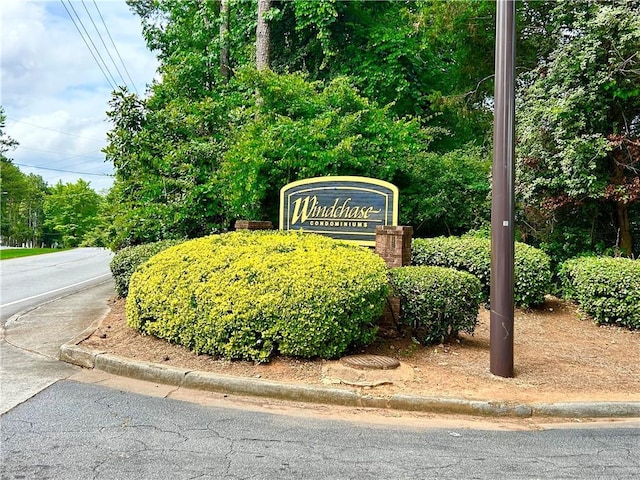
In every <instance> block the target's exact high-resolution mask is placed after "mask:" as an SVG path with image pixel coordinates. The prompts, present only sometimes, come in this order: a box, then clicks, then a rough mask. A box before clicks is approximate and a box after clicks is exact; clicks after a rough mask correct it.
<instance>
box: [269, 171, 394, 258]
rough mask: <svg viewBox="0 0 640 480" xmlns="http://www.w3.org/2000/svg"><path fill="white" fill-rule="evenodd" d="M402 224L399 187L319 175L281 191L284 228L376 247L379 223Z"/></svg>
mask: <svg viewBox="0 0 640 480" xmlns="http://www.w3.org/2000/svg"><path fill="white" fill-rule="evenodd" d="M397 224H398V188H397V187H396V186H395V185H392V184H391V183H389V182H384V181H382V180H376V179H373V178H366V177H318V178H309V179H306V180H299V181H297V182H293V183H289V184H288V185H285V186H284V187H282V189H281V190H280V230H303V231H305V232H309V233H319V234H322V235H327V236H330V237H332V238H335V239H339V240H347V241H350V242H355V243H358V244H359V245H366V246H375V240H376V227H377V226H378V225H392V226H395V225H397Z"/></svg>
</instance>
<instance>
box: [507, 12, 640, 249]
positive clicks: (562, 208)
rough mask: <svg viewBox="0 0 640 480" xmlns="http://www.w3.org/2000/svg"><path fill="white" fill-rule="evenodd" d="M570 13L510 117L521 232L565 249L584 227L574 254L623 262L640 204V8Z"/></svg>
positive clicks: (630, 246) (631, 240) (630, 244)
mask: <svg viewBox="0 0 640 480" xmlns="http://www.w3.org/2000/svg"><path fill="white" fill-rule="evenodd" d="M561 7H564V6H563V5H560V6H559V7H558V8H559V9H560V8H561ZM560 13H566V10H565V11H560ZM572 13H573V16H572V18H571V20H572V22H571V23H569V24H567V25H565V26H564V27H563V28H562V30H561V34H560V36H559V37H558V39H559V43H558V44H557V45H556V47H555V49H554V50H553V51H552V53H551V54H550V55H549V57H548V59H547V60H543V61H541V62H540V64H539V65H538V67H537V68H536V69H535V70H534V71H533V72H532V73H531V74H530V75H529V77H528V78H527V79H526V80H527V81H526V83H525V85H527V87H526V88H525V89H524V90H523V91H522V97H521V98H522V101H521V103H520V105H519V107H518V109H517V110H518V112H519V119H518V120H519V121H518V125H519V127H518V144H519V155H518V175H517V178H518V186H517V192H518V194H519V198H520V200H521V201H522V203H523V206H524V209H525V214H526V218H525V219H526V221H527V223H526V224H527V225H529V227H531V228H528V229H525V230H526V231H527V232H528V233H529V234H531V235H533V236H534V237H537V240H538V241H541V242H547V243H548V242H550V241H554V240H552V239H553V237H554V235H555V236H556V238H557V235H558V234H560V235H563V234H564V235H565V238H564V242H566V241H568V238H567V237H566V235H567V234H569V232H573V233H572V234H573V235H575V234H576V232H575V228H576V226H579V225H584V226H583V227H581V228H582V232H583V233H582V234H581V235H583V237H586V238H584V240H583V241H582V242H581V243H582V247H583V248H585V249H591V248H593V247H594V245H595V243H597V242H598V241H603V242H605V245H606V246H617V247H619V248H620V250H621V251H622V252H624V253H625V254H627V255H631V254H632V253H633V239H632V230H631V225H632V222H633V219H631V218H630V217H629V213H630V207H632V206H633V205H634V204H636V203H637V202H638V200H639V199H640V180H638V178H639V176H638V173H639V172H640V54H639V52H640V6H638V4H637V3H626V4H603V3H596V2H590V3H585V4H580V5H579V7H576V8H574V10H573V12H572ZM600 221H603V222H606V223H598V222H600ZM635 221H636V222H637V221H638V219H635ZM555 241H556V242H557V243H560V244H561V243H563V239H562V238H560V239H558V240H555ZM573 243H574V246H573V249H574V250H575V249H576V248H579V246H578V245H575V243H576V242H573ZM576 253H579V252H578V251H568V252H564V255H570V254H576Z"/></svg>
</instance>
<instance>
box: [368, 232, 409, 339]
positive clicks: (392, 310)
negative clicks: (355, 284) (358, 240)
mask: <svg viewBox="0 0 640 480" xmlns="http://www.w3.org/2000/svg"><path fill="white" fill-rule="evenodd" d="M412 237H413V228H412V227H404V226H397V227H392V226H379V227H376V247H375V252H376V253H377V254H378V255H380V256H381V257H382V258H383V259H384V261H385V262H386V264H387V267H389V268H397V267H405V266H407V265H410V264H411V238H412ZM400 308H401V306H400V298H399V297H394V296H392V295H389V297H388V299H387V304H386V305H385V307H384V312H383V314H382V317H381V318H380V320H379V324H380V333H381V334H382V335H384V336H395V335H396V334H397V325H398V319H399V318H400Z"/></svg>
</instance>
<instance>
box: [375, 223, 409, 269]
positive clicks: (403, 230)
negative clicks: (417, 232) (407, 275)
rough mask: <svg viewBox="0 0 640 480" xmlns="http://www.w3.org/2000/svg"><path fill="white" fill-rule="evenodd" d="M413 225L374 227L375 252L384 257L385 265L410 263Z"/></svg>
mask: <svg viewBox="0 0 640 480" xmlns="http://www.w3.org/2000/svg"><path fill="white" fill-rule="evenodd" d="M412 237H413V227H403V226H398V227H392V226H388V225H385V226H379V227H376V249H375V251H376V253H377V254H378V255H380V256H381V257H382V258H384V261H385V262H387V267H389V268H396V267H406V266H407V265H410V264H411V238H412Z"/></svg>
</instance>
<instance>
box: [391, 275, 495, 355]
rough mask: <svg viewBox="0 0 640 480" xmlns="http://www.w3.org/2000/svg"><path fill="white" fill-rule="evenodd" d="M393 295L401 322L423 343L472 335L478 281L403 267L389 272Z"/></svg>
mask: <svg viewBox="0 0 640 480" xmlns="http://www.w3.org/2000/svg"><path fill="white" fill-rule="evenodd" d="M390 272H391V284H392V288H393V291H394V294H395V295H397V296H399V297H400V298H401V302H402V303H401V304H402V313H401V316H400V320H401V322H402V323H405V324H407V325H409V326H411V327H412V328H413V330H414V334H415V335H416V336H418V337H419V340H420V341H421V342H422V343H427V344H430V343H441V342H444V341H446V340H448V339H450V338H456V337H457V336H458V333H459V332H460V331H463V332H467V333H469V334H473V332H474V330H475V328H476V324H477V322H478V308H479V306H480V302H481V300H482V287H481V285H480V280H478V279H477V278H476V277H475V276H474V275H471V274H470V273H467V272H461V271H459V270H454V269H453V268H444V267H402V268H394V269H392V270H391V271H390Z"/></svg>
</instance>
